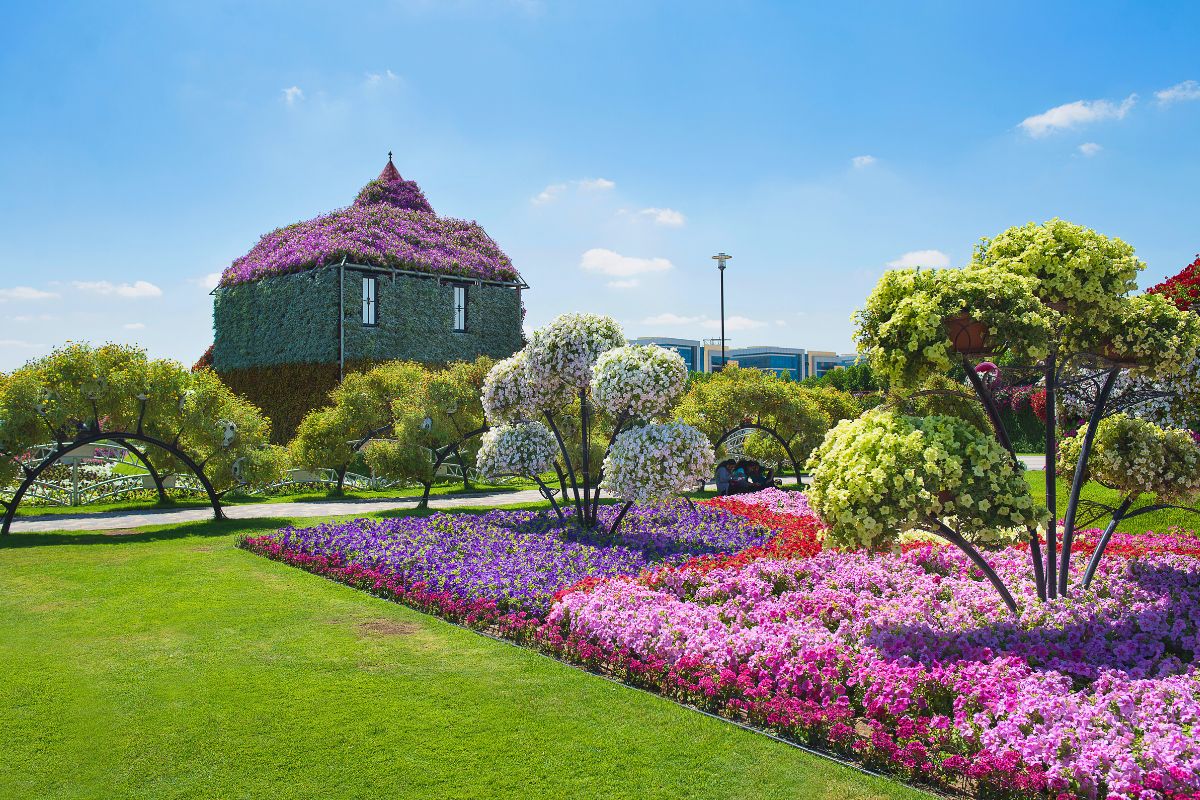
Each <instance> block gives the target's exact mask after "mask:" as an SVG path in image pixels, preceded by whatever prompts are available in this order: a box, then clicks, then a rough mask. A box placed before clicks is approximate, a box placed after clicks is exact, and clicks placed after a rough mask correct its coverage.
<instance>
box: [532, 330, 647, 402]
mask: <svg viewBox="0 0 1200 800" xmlns="http://www.w3.org/2000/svg"><path fill="white" fill-rule="evenodd" d="M624 345H625V335H624V333H622V331H621V326H620V325H618V324H617V321H616V320H614V319H613V318H612V317H606V316H603V315H601V314H563V315H562V316H560V317H557V318H556V319H555V320H554V321H553V322H551V323H550V324H549V325H547V326H546V327H544V328H539V329H537V330H536V331H534V332H533V335H532V336H531V337H530V339H529V344H528V345H526V346H525V353H526V358H527V365H526V368H527V372H528V378H529V380H530V381H531V382H532V383H533V384H534V385H536V386H560V385H565V386H566V387H568V388H569V389H572V390H575V391H580V390H583V389H585V388H587V386H588V384H589V383H590V382H591V380H592V366H593V365H594V364H595V363H596V359H598V358H600V355H601V354H602V353H604V352H606V351H608V350H612V349H614V348H617V347H623V346H624Z"/></svg>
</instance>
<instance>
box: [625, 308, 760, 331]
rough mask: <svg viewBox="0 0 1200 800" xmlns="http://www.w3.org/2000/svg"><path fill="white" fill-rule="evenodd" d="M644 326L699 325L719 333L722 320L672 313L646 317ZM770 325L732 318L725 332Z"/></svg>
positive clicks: (727, 320)
mask: <svg viewBox="0 0 1200 800" xmlns="http://www.w3.org/2000/svg"><path fill="white" fill-rule="evenodd" d="M642 324H643V325H659V326H677V327H678V326H683V325H697V326H699V327H701V328H704V329H705V330H711V331H719V330H721V320H719V319H713V318H712V317H708V316H698V317H685V316H682V315H680V314H673V313H671V312H670V311H667V312H664V313H662V314H656V315H655V316H653V317H646V318H645V319H643V320H642ZM768 324H769V323H766V322H763V321H762V320H758V319H750V318H749V317H740V316H732V317H726V318H725V330H726V332H731V331H749V330H754V329H755V328H765V327H767V325H768Z"/></svg>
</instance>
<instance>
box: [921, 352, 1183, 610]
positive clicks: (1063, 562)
mask: <svg viewBox="0 0 1200 800" xmlns="http://www.w3.org/2000/svg"><path fill="white" fill-rule="evenodd" d="M963 349H966V350H971V349H973V348H963ZM983 355H984V354H983V353H981V352H978V351H974V352H964V353H962V354H961V356H962V363H963V367H964V369H965V371H966V374H967V379H968V380H969V381H970V383H971V386H972V388H973V389H974V390H975V394H976V397H977V398H978V399H979V401H980V403H982V405H983V409H984V411H985V413H986V414H987V417H988V420H989V422H990V423H991V425H992V428H993V429H994V431H995V434H996V438H997V439H998V440H999V442H1000V444H1001V445H1002V446H1003V447H1004V449H1006V450H1007V451H1008V452H1009V454H1010V455H1011V456H1012V458H1013V459H1014V460H1017V454H1016V451H1015V450H1014V448H1013V445H1012V441H1011V439H1010V437H1009V434H1008V431H1007V429H1006V428H1005V426H1004V421H1003V420H1002V418H1001V416H1000V410H999V408H998V406H997V405H996V400H995V397H994V395H993V394H992V391H991V388H990V386H989V384H988V383H987V382H985V381H984V380H983V378H982V377H980V375H979V373H978V372H977V370H976V367H977V366H978V364H976V363H974V362H973V361H972V356H976V357H980V358H981V357H982V356H983ZM1073 361H1074V362H1078V363H1077V364H1075V368H1076V369H1077V370H1080V371H1081V375H1080V376H1072V377H1070V378H1068V377H1067V376H1066V371H1067V368H1068V367H1069V366H1071V365H1072V362H1073ZM1129 366H1131V365H1130V364H1128V363H1124V362H1121V361H1117V360H1114V359H1112V358H1109V357H1107V356H1099V355H1096V354H1093V353H1074V354H1071V355H1068V356H1067V357H1065V358H1063V359H1061V361H1060V359H1059V358H1058V357H1057V353H1056V352H1055V351H1051V353H1050V355H1049V356H1048V357H1047V358H1046V359H1045V360H1044V361H1043V362H1041V363H1039V364H1036V365H1027V366H1020V365H1017V366H1009V367H1006V369H1013V370H1027V371H1032V372H1034V374H1037V373H1040V377H1041V379H1042V381H1043V382H1044V385H1045V389H1046V409H1047V415H1046V437H1045V457H1046V467H1045V479H1046V505H1047V506H1048V508H1049V509H1050V519H1049V522H1048V524H1047V526H1046V551H1045V555H1044V557H1043V554H1042V547H1041V541H1040V540H1039V538H1038V534H1037V530H1036V529H1030V530H1029V531H1028V536H1029V551H1030V559H1031V561H1032V565H1033V573H1034V582H1035V584H1036V585H1037V593H1038V599H1039V600H1042V601H1048V600H1054V599H1056V598H1058V597H1065V596H1066V595H1067V592H1068V589H1069V587H1070V570H1071V550H1072V547H1073V544H1074V539H1075V532H1076V523H1077V521H1078V519H1079V516H1078V515H1079V509H1080V505H1081V495H1082V491H1083V485H1084V482H1085V481H1084V479H1085V476H1086V474H1087V463H1088V459H1089V457H1090V456H1091V451H1092V445H1093V444H1094V442H1095V437H1096V430H1097V428H1098V427H1099V425H1100V421H1101V420H1102V419H1104V418H1105V417H1106V416H1109V415H1110V414H1113V413H1117V412H1118V411H1121V410H1123V409H1124V408H1128V407H1130V406H1132V405H1136V404H1138V403H1141V402H1144V401H1146V400H1148V399H1151V397H1152V396H1163V395H1165V394H1167V393H1165V392H1149V393H1142V394H1135V395H1134V396H1132V397H1129V398H1125V399H1124V401H1123V402H1121V403H1116V404H1112V403H1110V400H1111V399H1112V393H1113V387H1114V385H1115V383H1116V379H1117V376H1118V375H1119V374H1120V372H1121V370H1122V369H1123V368H1127V367H1129ZM1089 384H1090V385H1092V386H1094V387H1095V388H1096V394H1095V399H1094V401H1093V402H1092V409H1091V414H1090V415H1089V416H1088V420H1087V426H1086V428H1085V429H1084V432H1083V441H1082V444H1081V446H1080V451H1079V457H1078V459H1077V460H1076V463H1075V470H1074V474H1073V475H1072V480H1071V488H1070V492H1069V494H1068V498H1067V508H1066V513H1065V514H1064V516H1063V525H1062V540H1061V543H1062V548H1061V551H1060V549H1059V538H1058V515H1057V513H1056V509H1057V490H1058V487H1057V472H1056V469H1055V465H1056V463H1057V456H1058V437H1057V434H1056V430H1055V428H1056V423H1057V419H1056V418H1057V405H1056V403H1057V396H1058V393H1059V392H1060V391H1063V390H1066V389H1068V388H1070V387H1072V386H1080V385H1084V386H1086V385H1089ZM1134 498H1135V495H1129V496H1127V497H1126V498H1125V499H1124V500H1123V501H1122V503H1121V504H1120V505H1119V506H1118V507H1117V508H1115V509H1112V508H1108V507H1107V506H1101V505H1099V504H1095V503H1093V504H1091V505H1093V506H1096V507H1099V508H1102V509H1104V511H1107V512H1110V513H1111V514H1112V520H1111V522H1110V523H1109V525H1108V527H1107V528H1106V530H1105V531H1104V534H1103V535H1102V536H1101V539H1100V541H1099V542H1098V543H1097V545H1096V549H1095V551H1094V552H1093V553H1092V557H1091V559H1090V562H1089V564H1088V566H1087V570H1086V572H1085V574H1084V579H1083V586H1084V588H1085V589H1086V588H1087V587H1088V586H1089V585H1090V584H1091V581H1092V578H1093V577H1094V576H1095V573H1096V568H1097V567H1098V566H1099V563H1100V560H1101V559H1102V558H1103V556H1104V551H1105V549H1106V548H1107V547H1108V542H1109V540H1110V539H1111V537H1112V534H1113V531H1114V530H1115V529H1116V527H1117V525H1118V524H1119V523H1120V522H1121V521H1122V520H1125V519H1130V518H1132V517H1135V516H1139V515H1141V514H1145V513H1149V512H1150V511H1156V510H1159V509H1162V508H1182V507H1181V506H1171V505H1153V506H1147V507H1145V508H1139V509H1137V510H1136V511H1134V512H1132V513H1130V512H1129V507H1130V506H1131V505H1132V503H1133V500H1134ZM1192 510H1194V509H1192ZM935 522H936V521H935ZM937 525H938V527H939V530H938V531H937V532H938V533H939V535H942V536H943V538H949V537H948V536H946V535H945V531H943V530H941V529H945V528H946V526H945V525H943V524H941V523H937ZM946 530H949V529H946ZM950 532H951V533H953V531H950ZM959 538H961V537H959ZM951 541H952V542H953V543H954V544H956V545H958V546H959V547H960V549H963V550H964V551H965V552H967V554H968V555H969V556H971V558H972V560H974V561H976V563H977V564H978V565H979V566H980V568H981V569H983V570H984V572H985V574H987V575H988V578H989V580H991V581H992V583H993V585H995V586H996V588H997V590H998V591H999V592H1000V594H1001V596H1002V597H1004V599H1005V603H1006V604H1007V605H1008V606H1009V608H1010V609H1011V610H1013V611H1014V612H1015V611H1016V606H1015V604H1014V603H1012V601H1011V596H1010V595H1009V594H1008V592H1007V590H1006V589H1004V587H1003V584H1002V583H1001V582H1000V581H999V578H996V577H994V575H995V573H994V572H992V571H991V569H990V568H985V565H984V564H980V563H979V559H977V558H976V555H972V553H971V551H970V550H967V549H966V547H963V544H964V543H959V542H956V541H954V540H952V539H951ZM967 546H968V547H969V545H967Z"/></svg>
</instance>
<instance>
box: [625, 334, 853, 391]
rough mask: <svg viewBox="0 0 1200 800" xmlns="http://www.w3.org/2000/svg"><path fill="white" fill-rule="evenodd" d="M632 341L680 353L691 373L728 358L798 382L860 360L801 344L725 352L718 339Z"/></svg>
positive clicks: (713, 368) (714, 366)
mask: <svg viewBox="0 0 1200 800" xmlns="http://www.w3.org/2000/svg"><path fill="white" fill-rule="evenodd" d="M633 342H634V344H656V345H658V346H659V347H665V348H667V349H668V350H673V351H674V352H676V353H679V355H680V356H682V357H683V361H684V363H685V364H687V368H688V370H690V371H692V372H715V371H717V370H720V369H721V367H723V366H724V365H725V363H726V361H728V362H729V363H734V364H737V365H738V366H739V367H742V368H744V369H758V370H763V371H764V372H774V373H775V374H777V375H781V376H785V377H788V378H791V379H792V380H796V381H799V380H803V379H805V378H810V377H815V378H819V377H821V376H822V375H824V374H825V373H826V372H829V371H830V370H833V369H839V368H841V367H848V366H850V365H852V364H854V363H855V362H856V361H858V355H856V354H854V353H849V354H842V355H839V354H838V353H835V352H833V351H830V350H807V349H805V348H802V347H775V346H771V345H756V346H753V347H730V348H728V350H727V352H726V353H725V354H724V355H723V354H722V353H721V346H720V343H719V342H717V341H715V340H710V341H700V340H699V339H674V338H669V337H665V336H642V337H640V338H638V339H634V340H633Z"/></svg>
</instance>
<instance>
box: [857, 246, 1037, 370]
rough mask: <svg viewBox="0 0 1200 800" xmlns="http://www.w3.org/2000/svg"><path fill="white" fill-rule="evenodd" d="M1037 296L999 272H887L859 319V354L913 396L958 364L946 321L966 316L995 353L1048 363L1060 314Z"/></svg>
mask: <svg viewBox="0 0 1200 800" xmlns="http://www.w3.org/2000/svg"><path fill="white" fill-rule="evenodd" d="M1035 288H1036V281H1034V280H1033V279H1032V278H1024V277H1021V276H1017V275H1012V274H1010V273H1005V272H1002V271H1000V270H988V269H972V270H965V269H929V270H922V269H898V270H889V271H888V272H885V273H884V274H883V277H882V278H880V279H879V283H877V284H876V285H875V289H874V290H873V291H872V292H871V295H870V296H869V297H868V298H867V302H866V305H865V307H864V308H862V309H860V310H859V311H857V312H855V314H854V321H855V323H856V324H857V326H858V330H857V333H856V335H855V336H856V339H857V342H858V348H859V350H860V351H861V352H864V353H866V354H867V355H868V357H869V358H870V362H871V368H872V370H873V371H875V372H876V373H877V374H879V375H880V376H882V377H883V378H884V379H885V380H887V381H888V382H889V383H891V384H892V385H894V386H897V387H910V388H915V387H918V386H920V385H921V384H922V383H923V382H924V381H925V380H926V379H928V378H929V377H930V376H932V375H943V374H945V373H946V372H948V371H950V369H951V367H952V366H953V365H954V364H956V363H957V362H958V360H959V355H958V353H957V351H956V350H955V347H954V342H953V341H951V339H950V335H949V333H948V332H947V330H946V320H947V319H948V318H952V317H956V316H959V315H964V314H965V315H967V316H969V317H970V318H971V319H973V320H975V321H978V322H980V323H982V324H983V325H984V326H985V327H986V329H987V339H988V342H990V343H991V344H993V345H994V352H995V353H1001V352H1003V353H1006V354H1009V355H1011V356H1012V357H1015V358H1017V359H1022V360H1036V359H1039V358H1043V357H1045V355H1046V353H1047V352H1048V342H1049V339H1050V333H1051V325H1050V320H1051V319H1052V318H1053V316H1054V312H1053V311H1051V310H1050V309H1048V308H1046V307H1045V306H1044V305H1042V303H1041V302H1040V301H1038V299H1037V297H1036V296H1035V294H1034V289H1035Z"/></svg>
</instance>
